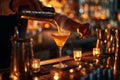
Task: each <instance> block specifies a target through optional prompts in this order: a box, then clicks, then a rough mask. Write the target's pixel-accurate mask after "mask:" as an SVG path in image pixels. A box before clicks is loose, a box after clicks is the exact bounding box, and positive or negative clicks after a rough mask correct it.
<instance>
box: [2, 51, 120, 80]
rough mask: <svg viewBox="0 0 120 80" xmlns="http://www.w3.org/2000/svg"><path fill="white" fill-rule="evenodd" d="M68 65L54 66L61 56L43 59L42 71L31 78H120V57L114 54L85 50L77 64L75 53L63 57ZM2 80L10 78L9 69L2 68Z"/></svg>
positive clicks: (63, 79) (62, 79)
mask: <svg viewBox="0 0 120 80" xmlns="http://www.w3.org/2000/svg"><path fill="white" fill-rule="evenodd" d="M62 61H63V63H65V64H67V65H68V67H66V68H62V69H58V68H54V67H52V65H53V64H56V63H57V62H59V58H55V59H50V60H44V61H41V62H40V64H41V67H40V72H38V73H33V74H32V77H31V78H30V79H29V80H120V76H119V75H120V64H119V63H118V62H119V61H120V59H119V58H118V57H115V55H114V54H107V55H103V54H102V55H100V56H99V58H98V57H94V56H93V55H92V51H89V52H84V53H83V56H82V59H81V61H80V63H79V64H77V63H76V62H75V60H74V58H73V55H69V56H64V57H62ZM0 80H9V69H4V70H0Z"/></svg>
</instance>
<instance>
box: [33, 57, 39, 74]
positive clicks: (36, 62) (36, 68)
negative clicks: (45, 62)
mask: <svg viewBox="0 0 120 80" xmlns="http://www.w3.org/2000/svg"><path fill="white" fill-rule="evenodd" d="M31 67H32V71H33V72H35V73H36V72H39V71H40V59H32V62H31Z"/></svg>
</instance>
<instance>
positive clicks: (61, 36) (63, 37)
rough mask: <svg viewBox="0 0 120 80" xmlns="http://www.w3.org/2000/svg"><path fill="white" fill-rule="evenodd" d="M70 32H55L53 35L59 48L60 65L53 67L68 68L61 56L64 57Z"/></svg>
mask: <svg viewBox="0 0 120 80" xmlns="http://www.w3.org/2000/svg"><path fill="white" fill-rule="evenodd" d="M69 35H70V32H69V31H59V30H58V31H55V32H53V33H51V36H52V38H53V40H54V41H55V43H56V45H57V46H58V48H59V63H58V64H55V65H53V67H56V68H65V67H67V65H66V64H63V63H62V60H61V56H62V48H63V46H64V44H65V43H66V41H67V39H68V38H69Z"/></svg>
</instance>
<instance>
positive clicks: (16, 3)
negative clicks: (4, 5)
mask: <svg viewBox="0 0 120 80" xmlns="http://www.w3.org/2000/svg"><path fill="white" fill-rule="evenodd" d="M42 6H43V5H42V3H41V2H40V1H39V0H11V4H10V7H11V9H12V10H13V11H15V12H17V11H18V10H19V8H20V7H27V8H28V9H29V10H35V11H40V10H41V8H42Z"/></svg>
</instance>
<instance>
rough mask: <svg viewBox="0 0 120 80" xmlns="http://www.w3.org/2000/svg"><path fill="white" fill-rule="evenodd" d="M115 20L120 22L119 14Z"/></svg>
mask: <svg viewBox="0 0 120 80" xmlns="http://www.w3.org/2000/svg"><path fill="white" fill-rule="evenodd" d="M117 20H118V21H119V22H120V13H118V14H117Z"/></svg>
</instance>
